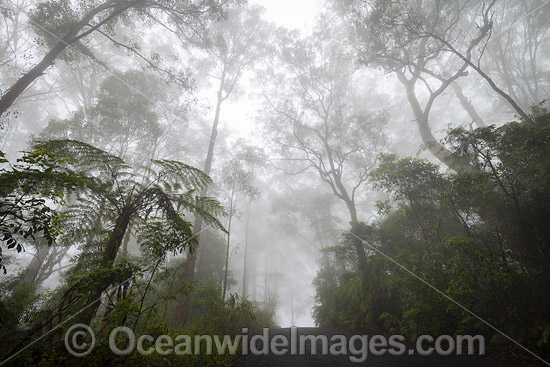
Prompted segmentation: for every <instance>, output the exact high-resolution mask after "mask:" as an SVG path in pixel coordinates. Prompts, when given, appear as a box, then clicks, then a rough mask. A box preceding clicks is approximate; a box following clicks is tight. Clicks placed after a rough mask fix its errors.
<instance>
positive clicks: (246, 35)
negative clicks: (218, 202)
mask: <svg viewBox="0 0 550 367" xmlns="http://www.w3.org/2000/svg"><path fill="white" fill-rule="evenodd" d="M261 13H262V10H261V8H259V7H250V8H248V7H238V8H234V9H230V10H229V11H228V14H227V20H226V21H224V22H220V23H213V24H212V25H211V27H209V29H210V30H209V34H208V37H206V38H201V39H199V40H198V42H199V46H200V47H201V48H202V49H203V50H204V51H205V52H206V55H207V57H208V58H209V60H210V61H211V62H212V69H213V79H214V80H216V82H217V92H216V101H215V105H216V107H215V111H214V119H213V121H212V130H211V133H210V140H209V143H208V150H207V154H206V160H205V162H204V172H205V173H206V174H210V172H211V170H212V163H213V161H214V148H215V146H216V139H217V136H218V125H219V123H220V116H221V110H222V104H223V103H224V102H225V101H227V99H228V98H229V97H231V95H232V94H233V93H234V92H235V90H236V88H237V87H238V83H239V80H240V79H241V77H242V75H243V72H244V71H245V70H246V69H247V68H248V67H250V66H252V65H253V63H255V62H256V61H257V60H258V58H259V57H260V56H261V55H263V54H264V52H265V46H266V40H267V39H268V34H269V33H268V26H267V25H266V23H265V22H264V21H263V20H262V18H261ZM206 195H207V191H206V189H205V190H203V191H202V192H201V196H206ZM193 228H194V231H195V235H197V236H199V238H200V232H201V231H202V218H201V216H200V215H197V216H196V219H195V224H194V226H193ZM196 256H197V255H196V252H193V253H188V256H187V258H188V259H187V262H186V265H185V266H186V268H185V273H184V277H183V279H182V281H183V282H185V283H191V282H193V280H194V273H195V263H196ZM190 296H191V295H190V294H182V295H181V297H180V299H179V301H178V304H177V307H176V312H175V317H174V324H175V325H176V326H182V325H183V324H184V323H185V322H186V320H187V314H188V311H189V302H190Z"/></svg>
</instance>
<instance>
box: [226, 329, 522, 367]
mask: <svg viewBox="0 0 550 367" xmlns="http://www.w3.org/2000/svg"><path fill="white" fill-rule="evenodd" d="M296 334H297V336H298V339H295V340H299V336H300V335H314V336H320V335H324V336H326V337H327V338H328V340H329V341H330V340H331V337H332V336H334V335H344V336H345V337H347V338H348V339H347V340H349V338H350V337H351V336H352V335H353V334H352V333H350V332H340V331H336V330H331V329H323V328H298V329H297V333H296ZM275 336H279V337H278V338H283V337H284V338H285V339H286V340H288V341H289V342H288V345H289V346H290V343H291V342H290V341H291V340H292V338H291V331H290V328H284V329H270V330H269V338H270V340H273V338H274V337H275ZM249 338H252V334H251V335H249ZM331 344H333V343H329V345H331ZM257 345H258V346H259V349H261V345H262V343H260V342H258V344H257ZM317 345H318V348H317V354H316V355H312V353H311V348H310V347H309V341H308V342H307V343H306V349H305V355H290V352H288V351H287V353H285V354H284V355H281V356H277V355H275V354H273V353H272V352H271V351H270V352H269V353H268V354H267V355H260V356H258V355H253V354H252V353H250V352H249V354H248V355H247V356H241V357H240V359H239V362H238V363H237V366H239V367H270V366H273V367H290V366H295V367H309V366H314V367H324V366H327V367H335V366H371V367H401V366H407V367H417V366H418V367H421V366H422V367H431V366H433V367H465V366H468V367H469V366H474V367H477V366H479V367H481V366H483V367H493V366H494V367H518V366H521V364H518V363H514V362H510V361H503V360H499V359H495V358H490V357H486V356H453V355H451V356H439V355H436V354H435V353H434V354H433V355H431V356H421V355H419V354H418V353H415V354H414V355H408V352H409V351H410V350H411V349H414V345H407V351H406V353H405V355H402V356H392V355H389V354H388V353H386V354H385V355H383V356H374V355H370V354H369V355H368V357H367V359H366V360H365V361H364V362H360V363H359V362H356V363H353V362H352V361H351V360H350V356H352V355H353V354H355V355H356V356H357V357H360V353H359V352H355V353H350V355H322V354H321V341H318V342H317ZM296 346H297V350H298V351H299V342H297V344H296ZM357 347H358V348H360V343H359V342H357ZM279 350H281V348H279Z"/></svg>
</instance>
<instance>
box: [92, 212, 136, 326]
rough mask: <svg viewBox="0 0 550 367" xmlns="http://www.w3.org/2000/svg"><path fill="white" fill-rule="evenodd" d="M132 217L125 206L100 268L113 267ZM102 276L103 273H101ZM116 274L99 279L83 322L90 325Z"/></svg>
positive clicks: (104, 252)
mask: <svg viewBox="0 0 550 367" xmlns="http://www.w3.org/2000/svg"><path fill="white" fill-rule="evenodd" d="M131 217H132V210H131V209H130V208H125V209H123V210H122V212H121V214H120V216H119V217H118V218H117V221H116V224H115V228H114V229H113V231H112V232H111V235H110V236H109V240H108V242H107V247H106V248H105V250H104V251H103V256H102V258H101V265H100V269H112V268H113V262H114V261H115V258H116V255H117V253H118V249H119V248H120V246H121V244H122V241H123V239H124V235H125V233H126V230H127V229H128V225H129V224H130V219H131ZM100 276H101V275H100ZM113 281H114V275H113V274H109V276H106V277H102V278H100V279H99V280H98V282H97V284H96V286H95V290H94V291H93V292H92V293H91V294H90V296H89V297H88V300H87V302H86V306H87V307H89V308H88V309H86V312H84V313H83V315H84V316H83V318H82V323H84V324H86V325H89V324H90V322H91V321H92V319H93V318H94V316H95V314H96V312H97V309H98V308H99V303H100V302H99V299H100V298H101V295H102V294H103V292H104V291H105V290H106V289H107V288H108V287H109V286H110V285H111V284H112V283H113Z"/></svg>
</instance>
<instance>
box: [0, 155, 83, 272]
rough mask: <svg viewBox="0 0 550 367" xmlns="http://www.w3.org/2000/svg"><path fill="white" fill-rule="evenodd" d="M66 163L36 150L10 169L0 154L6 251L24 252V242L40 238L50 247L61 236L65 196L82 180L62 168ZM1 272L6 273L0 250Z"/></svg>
mask: <svg viewBox="0 0 550 367" xmlns="http://www.w3.org/2000/svg"><path fill="white" fill-rule="evenodd" d="M64 163H67V160H66V159H65V158H63V157H61V156H59V155H57V154H55V153H53V152H49V151H47V150H45V149H42V148H37V149H35V150H34V151H32V152H25V153H24V154H23V156H22V157H21V158H19V159H17V162H16V163H15V164H14V165H12V164H11V163H10V162H9V161H8V160H7V159H6V158H5V155H4V153H3V152H0V164H1V165H2V167H0V197H1V198H2V203H1V205H0V233H1V236H2V244H3V245H5V246H6V247H7V248H8V249H12V248H15V249H16V250H17V252H21V251H23V249H24V247H23V242H24V241H28V240H34V239H35V236H37V235H41V236H43V237H44V238H45V239H46V240H47V242H48V244H49V245H51V244H52V243H53V242H54V241H55V239H56V237H57V236H58V235H59V234H60V233H61V232H60V231H61V226H62V221H63V217H64V216H63V214H62V213H60V212H59V211H57V210H55V209H54V208H53V207H54V206H55V205H63V203H64V200H63V199H64V197H65V195H66V194H67V193H68V192H70V191H73V190H75V189H76V188H78V187H80V186H82V183H83V180H82V178H81V177H80V176H79V175H77V174H76V173H75V172H73V171H71V170H70V169H67V168H66V167H64ZM0 268H2V269H3V270H4V273H5V272H6V268H5V266H4V264H3V255H2V248H0Z"/></svg>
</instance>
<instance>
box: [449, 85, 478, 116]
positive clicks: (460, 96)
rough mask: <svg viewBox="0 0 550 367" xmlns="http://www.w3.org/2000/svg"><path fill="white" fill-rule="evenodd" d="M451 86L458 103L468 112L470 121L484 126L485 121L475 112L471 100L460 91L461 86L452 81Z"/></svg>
mask: <svg viewBox="0 0 550 367" xmlns="http://www.w3.org/2000/svg"><path fill="white" fill-rule="evenodd" d="M451 87H453V90H454V91H455V94H456V97H457V98H458V100H459V101H460V104H461V105H462V107H463V108H464V109H465V110H466V112H468V115H469V116H470V118H471V119H472V121H473V122H474V123H475V124H476V126H477V127H485V126H486V125H485V122H484V121H483V119H482V118H481V116H479V114H478V113H477V111H476V109H475V107H474V106H473V105H472V102H470V100H469V99H468V98H466V96H465V95H464V93H462V87H461V86H460V84H458V83H457V82H452V83H451Z"/></svg>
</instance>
